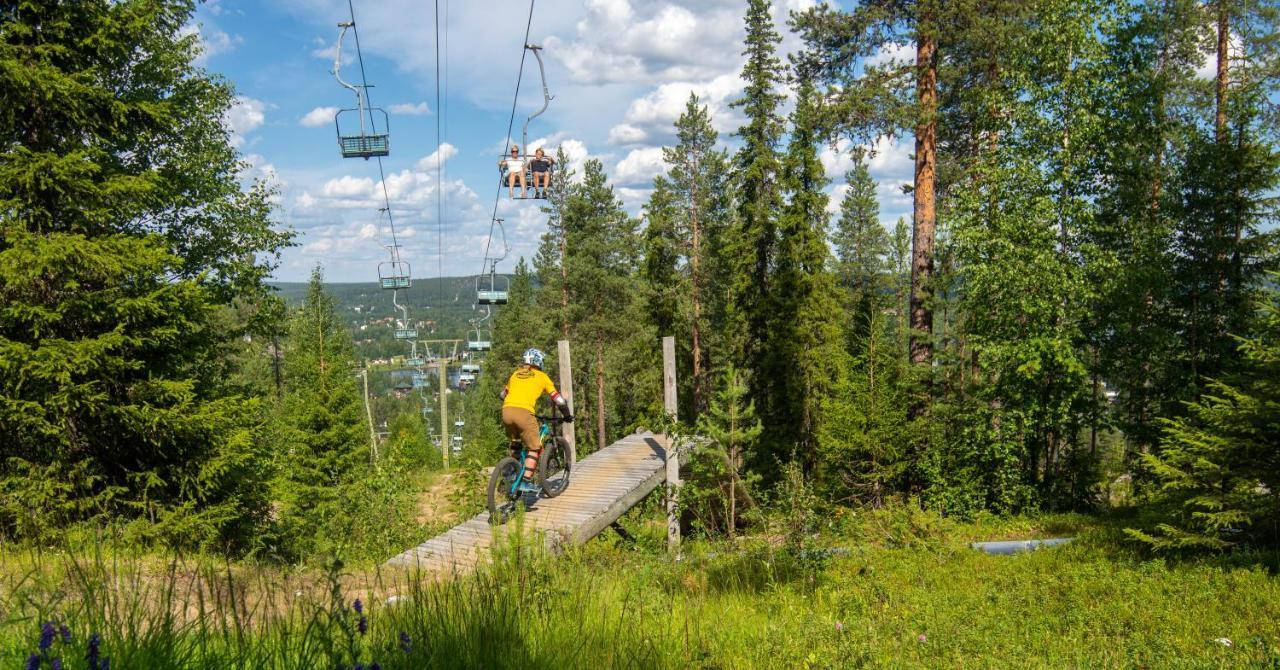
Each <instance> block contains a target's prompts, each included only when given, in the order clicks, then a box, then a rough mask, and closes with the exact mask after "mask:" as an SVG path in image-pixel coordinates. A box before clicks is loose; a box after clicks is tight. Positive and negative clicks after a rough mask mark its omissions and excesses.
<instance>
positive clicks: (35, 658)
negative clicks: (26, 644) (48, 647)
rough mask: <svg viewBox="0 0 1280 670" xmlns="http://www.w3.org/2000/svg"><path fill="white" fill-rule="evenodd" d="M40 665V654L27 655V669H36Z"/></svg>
mask: <svg viewBox="0 0 1280 670" xmlns="http://www.w3.org/2000/svg"><path fill="white" fill-rule="evenodd" d="M39 667H40V654H32V655H30V656H28V657H27V670H37V669H38V668H39Z"/></svg>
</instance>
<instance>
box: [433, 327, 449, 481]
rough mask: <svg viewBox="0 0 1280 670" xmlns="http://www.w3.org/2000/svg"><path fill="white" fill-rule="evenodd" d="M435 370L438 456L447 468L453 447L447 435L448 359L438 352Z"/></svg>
mask: <svg viewBox="0 0 1280 670" xmlns="http://www.w3.org/2000/svg"><path fill="white" fill-rule="evenodd" d="M440 354H441V355H440V358H438V359H436V360H437V362H439V367H437V370H439V372H440V458H441V459H442V461H441V462H442V463H444V469H446V470H448V469H449V450H450V448H452V447H453V444H452V443H451V442H450V435H449V359H448V358H447V357H446V356H445V355H444V352H443V351H442V352H440Z"/></svg>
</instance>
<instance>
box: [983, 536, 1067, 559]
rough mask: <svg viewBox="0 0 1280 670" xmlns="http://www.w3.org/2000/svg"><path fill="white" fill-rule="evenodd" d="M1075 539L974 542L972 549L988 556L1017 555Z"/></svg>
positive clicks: (1055, 538)
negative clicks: (983, 552)
mask: <svg viewBox="0 0 1280 670" xmlns="http://www.w3.org/2000/svg"><path fill="white" fill-rule="evenodd" d="M1074 539H1075V538H1072V537H1054V538H1049V539H1045V540H1005V541H1002V542H974V543H973V544H972V545H970V546H972V547H973V548H974V549H979V550H981V551H985V552H986V553H988V554H1000V555H1008V554H1019V553H1022V552H1026V551H1036V550H1038V549H1043V548H1045V547H1056V546H1058V545H1063V544H1066V543H1068V542H1070V541H1072V540H1074Z"/></svg>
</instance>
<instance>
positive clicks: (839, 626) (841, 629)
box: [836, 621, 844, 633]
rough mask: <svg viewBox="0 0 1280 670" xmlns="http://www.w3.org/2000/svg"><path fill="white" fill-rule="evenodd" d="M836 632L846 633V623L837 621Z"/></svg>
mask: <svg viewBox="0 0 1280 670" xmlns="http://www.w3.org/2000/svg"><path fill="white" fill-rule="evenodd" d="M836 632H837V633H843V632H844V622H843V621H837V622H836Z"/></svg>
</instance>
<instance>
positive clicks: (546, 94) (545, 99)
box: [520, 44, 555, 154]
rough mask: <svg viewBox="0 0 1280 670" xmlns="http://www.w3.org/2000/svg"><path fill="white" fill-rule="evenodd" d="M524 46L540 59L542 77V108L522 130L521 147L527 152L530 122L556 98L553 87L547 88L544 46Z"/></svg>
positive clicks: (526, 120)
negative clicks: (543, 55)
mask: <svg viewBox="0 0 1280 670" xmlns="http://www.w3.org/2000/svg"><path fill="white" fill-rule="evenodd" d="M524 48H526V49H528V50H530V51H532V52H533V57H534V58H537V59H538V75H539V76H540V77H541V78H542V109H539V110H538V111H536V112H534V113H533V114H532V115H530V116H529V118H527V119H525V120H524V130H522V131H520V141H521V143H522V144H521V147H523V148H524V152H525V154H528V153H529V122H530V121H532V120H534V119H536V118H538V117H539V116H541V115H542V113H543V112H545V111H547V106H548V105H550V104H551V101H552V100H554V99H555V98H554V97H553V96H552V95H551V89H549V88H547V68H546V67H545V66H544V65H543V64H542V47H540V46H538V45H537V44H526V45H524Z"/></svg>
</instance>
